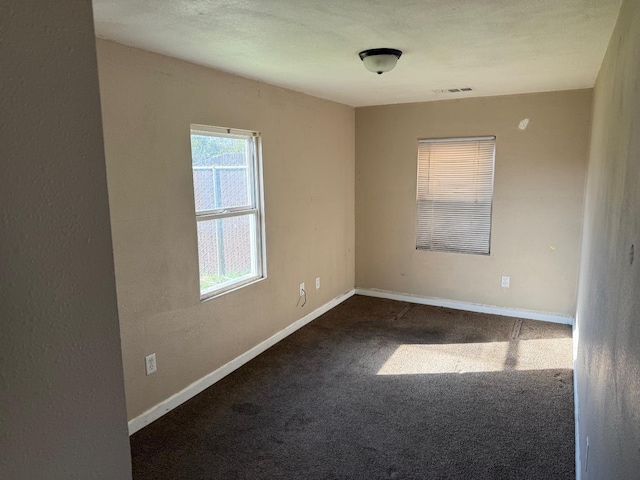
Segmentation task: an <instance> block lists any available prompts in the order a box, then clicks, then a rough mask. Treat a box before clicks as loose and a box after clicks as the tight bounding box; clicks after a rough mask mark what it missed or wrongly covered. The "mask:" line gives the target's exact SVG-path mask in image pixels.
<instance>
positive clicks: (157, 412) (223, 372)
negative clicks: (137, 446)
mask: <svg viewBox="0 0 640 480" xmlns="http://www.w3.org/2000/svg"><path fill="white" fill-rule="evenodd" d="M354 294H355V290H350V291H348V292H347V293H345V294H343V295H340V296H338V297H336V298H334V299H333V300H331V301H330V302H328V303H325V304H324V305H322V306H321V307H319V308H317V309H315V310H314V311H313V312H311V313H309V314H307V315H305V316H304V317H302V318H301V319H300V320H298V321H296V322H294V323H292V324H291V325H289V326H288V327H286V328H285V329H283V330H280V331H279V332H278V333H276V334H275V335H273V336H271V337H269V338H267V339H266V340H265V341H263V342H261V343H259V344H258V345H256V346H255V347H253V348H252V349H250V350H248V351H246V352H244V353H243V354H242V355H240V356H238V357H236V358H234V359H233V360H231V361H230V362H228V363H225V364H224V365H223V366H221V367H220V368H218V369H217V370H214V371H213V372H211V373H210V374H208V375H206V376H204V377H202V378H201V379H200V380H197V381H195V382H193V383H192V384H191V385H189V386H188V387H186V388H184V389H182V390H180V391H179V392H178V393H176V394H174V395H172V396H171V397H169V398H167V399H166V400H164V401H162V402H160V403H159V404H158V405H156V406H155V407H152V408H150V409H149V410H147V411H146V412H144V413H142V414H140V415H138V416H137V417H136V418H133V419H131V420H129V435H132V434H134V433H135V432H137V431H138V430H140V429H141V428H143V427H145V426H147V425H149V424H150V423H151V422H153V421H154V420H157V419H158V418H160V417H161V416H163V415H164V414H165V413H167V412H170V411H171V410H173V409H174V408H176V407H177V406H179V405H181V404H183V403H184V402H186V401H187V400H189V399H191V398H193V397H195V396H196V395H197V394H199V393H200V392H202V391H204V390H205V389H207V388H209V387H210V386H211V385H213V384H214V383H216V382H217V381H219V380H221V379H222V378H224V377H226V376H227V375H229V374H230V373H231V372H233V371H234V370H236V369H238V368H240V367H241V366H242V365H244V364H245V363H247V362H248V361H249V360H252V359H253V358H255V357H257V356H258V355H260V354H261V353H262V352H264V351H265V350H267V349H268V348H269V347H272V346H273V345H275V344H276V343H278V342H279V341H280V340H282V339H283V338H285V337H287V336H289V335H291V334H292V333H293V332H295V331H296V330H298V329H300V328H302V327H304V326H305V325H306V324H308V323H309V322H312V321H313V320H315V319H316V318H318V317H319V316H320V315H322V314H324V313H326V312H328V311H329V310H331V309H332V308H333V307H335V306H336V305H338V304H340V303H342V302H344V301H345V300H346V299H348V298H349V297H351V296H353V295H354Z"/></svg>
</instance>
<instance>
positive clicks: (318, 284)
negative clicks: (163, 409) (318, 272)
mask: <svg viewBox="0 0 640 480" xmlns="http://www.w3.org/2000/svg"><path fill="white" fill-rule="evenodd" d="M319 288H320V277H316V290H317V289H319Z"/></svg>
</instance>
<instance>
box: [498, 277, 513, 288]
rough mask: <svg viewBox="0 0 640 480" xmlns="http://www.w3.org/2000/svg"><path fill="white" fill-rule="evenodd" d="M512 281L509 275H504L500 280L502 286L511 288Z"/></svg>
mask: <svg viewBox="0 0 640 480" xmlns="http://www.w3.org/2000/svg"><path fill="white" fill-rule="evenodd" d="M510 282H511V277H510V276H509V275H502V280H501V281H500V286H501V287H504V288H509V283H510Z"/></svg>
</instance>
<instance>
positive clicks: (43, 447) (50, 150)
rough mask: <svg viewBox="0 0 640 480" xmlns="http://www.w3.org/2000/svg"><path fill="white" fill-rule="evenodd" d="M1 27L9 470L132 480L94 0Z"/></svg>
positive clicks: (4, 470)
mask: <svg viewBox="0 0 640 480" xmlns="http://www.w3.org/2000/svg"><path fill="white" fill-rule="evenodd" d="M0 22H1V28H0V37H1V38H2V41H1V42H0V45H1V50H0V51H1V55H0V57H1V58H2V62H1V63H2V74H0V92H2V93H1V94H0V112H2V113H1V115H2V123H1V126H0V145H2V147H1V148H2V167H1V170H2V174H1V175H0V208H1V209H2V216H1V217H0V218H1V219H2V220H1V223H0V225H1V230H0V235H1V236H0V285H1V289H0V310H1V312H0V319H1V320H0V323H1V327H0V372H1V375H0V406H1V408H2V410H1V412H0V445H2V447H0V477H1V478H5V479H12V480H16V479H29V480H33V479H39V478H42V479H70V478H83V479H84V478H105V479H126V478H130V477H131V473H130V471H131V467H130V457H129V442H128V437H127V425H126V414H125V401H124V388H123V378H122V363H121V355H120V337H119V331H118V317H117V305H116V291H115V284H114V267H113V258H112V250H111V232H110V227H109V210H108V201H107V185H106V174H105V161H104V149H103V143H102V130H101V119H100V100H99V92H98V74H97V69H96V54H95V41H94V36H93V19H92V15H91V3H90V2H76V1H65V0H63V1H61V2H50V3H48V2H37V4H36V2H23V1H14V0H10V1H9V2H8V3H7V2H3V4H2V6H1V7H0Z"/></svg>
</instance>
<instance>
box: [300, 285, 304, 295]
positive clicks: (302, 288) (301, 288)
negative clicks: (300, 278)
mask: <svg viewBox="0 0 640 480" xmlns="http://www.w3.org/2000/svg"><path fill="white" fill-rule="evenodd" d="M304 294H305V288H304V282H302V283H301V284H300V296H303V295H304Z"/></svg>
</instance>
